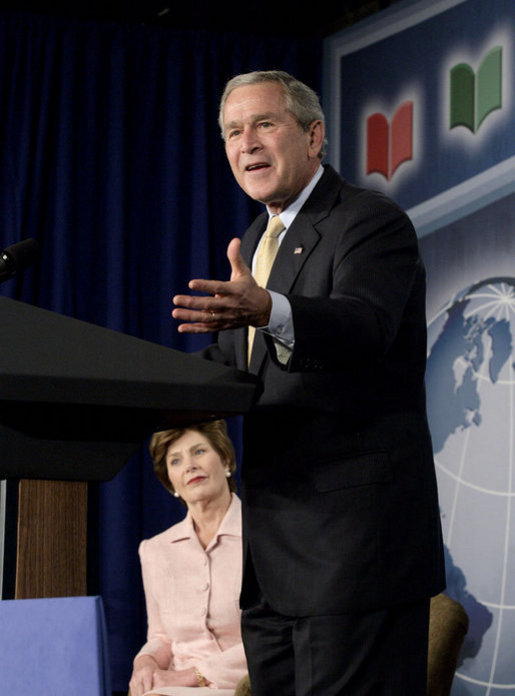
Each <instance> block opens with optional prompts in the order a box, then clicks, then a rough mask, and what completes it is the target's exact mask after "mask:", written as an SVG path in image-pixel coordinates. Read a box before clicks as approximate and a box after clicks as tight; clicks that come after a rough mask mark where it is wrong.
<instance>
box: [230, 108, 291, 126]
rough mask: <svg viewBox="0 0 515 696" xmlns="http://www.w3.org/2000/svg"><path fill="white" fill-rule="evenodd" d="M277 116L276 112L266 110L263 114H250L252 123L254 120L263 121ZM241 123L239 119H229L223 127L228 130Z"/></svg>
mask: <svg viewBox="0 0 515 696" xmlns="http://www.w3.org/2000/svg"><path fill="white" fill-rule="evenodd" d="M274 118H278V114H277V113H276V112H274V111H268V112H267V113H264V114H255V115H253V116H252V119H251V120H252V123H255V122H256V121H263V120H266V119H274ZM240 124H241V121H229V123H226V124H225V126H224V128H225V130H228V129H230V128H236V127H237V126H239V125H240Z"/></svg>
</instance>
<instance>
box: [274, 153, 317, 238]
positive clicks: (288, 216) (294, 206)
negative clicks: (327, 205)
mask: <svg viewBox="0 0 515 696" xmlns="http://www.w3.org/2000/svg"><path fill="white" fill-rule="evenodd" d="M323 173H324V168H323V166H322V165H321V164H320V165H319V167H318V169H317V170H316V172H315V173H314V175H313V176H312V177H311V180H310V181H309V183H308V185H307V186H305V187H304V188H303V189H302V191H301V192H300V193H299V195H298V196H297V198H296V199H295V200H294V201H293V203H290V205H289V206H288V207H287V208H285V209H284V210H283V211H282V212H281V213H280V216H281V220H282V222H283V225H284V227H285V230H287V229H288V227H289V226H290V225H291V224H292V222H293V221H294V220H295V217H296V216H297V213H298V212H299V211H300V209H301V208H302V206H303V205H304V203H305V202H306V201H307V200H308V198H309V196H310V195H311V193H312V191H313V189H314V188H315V186H316V185H317V184H318V182H319V181H320V178H321V177H322V174H323ZM267 210H268V208H267ZM268 215H269V216H270V217H271V216H272V214H271V212H270V211H269V210H268Z"/></svg>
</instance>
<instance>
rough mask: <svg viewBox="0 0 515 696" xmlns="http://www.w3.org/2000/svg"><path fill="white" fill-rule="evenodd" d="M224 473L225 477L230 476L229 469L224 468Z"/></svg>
mask: <svg viewBox="0 0 515 696" xmlns="http://www.w3.org/2000/svg"><path fill="white" fill-rule="evenodd" d="M225 475H226V476H227V478H231V471H230V469H226V470H225Z"/></svg>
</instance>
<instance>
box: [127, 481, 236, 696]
mask: <svg viewBox="0 0 515 696" xmlns="http://www.w3.org/2000/svg"><path fill="white" fill-rule="evenodd" d="M139 554H140V560H141V568H142V573H143V584H144V587H145V599H146V603H147V617H148V634H147V642H146V643H145V645H144V646H143V647H142V648H141V650H140V652H139V653H138V655H151V656H152V657H154V658H155V660H156V661H157V663H158V664H159V666H160V668H161V669H168V668H174V669H186V668H188V667H192V666H193V667H196V668H197V669H198V670H199V671H200V673H201V674H202V675H204V677H205V678H206V679H207V680H208V681H209V682H210V686H212V687H213V688H218V689H232V688H235V687H236V684H237V683H238V681H239V680H240V678H241V677H242V676H243V675H244V674H245V673H246V672H247V664H246V661H245V654H244V651H243V644H242V641H241V632H240V609H239V594H240V585H241V570H242V568H241V566H242V551H241V502H240V500H239V498H238V497H237V496H236V495H234V494H233V495H232V502H231V505H230V506H229V509H228V510H227V513H226V515H225V517H224V519H223V520H222V523H221V525H220V527H219V529H218V532H217V534H216V536H215V538H214V539H213V540H212V541H211V543H210V544H209V546H208V547H207V548H206V549H205V550H204V549H203V548H202V545H201V544H200V542H199V540H198V537H197V535H196V533H195V531H194V529H193V522H192V519H191V517H190V515H189V513H188V515H187V516H186V518H185V519H184V520H183V521H182V522H179V523H178V524H175V525H174V526H173V527H170V529H167V530H166V531H165V532H162V533H161V534H158V535H157V536H155V537H152V539H148V540H146V541H142V542H141V544H140V547H139Z"/></svg>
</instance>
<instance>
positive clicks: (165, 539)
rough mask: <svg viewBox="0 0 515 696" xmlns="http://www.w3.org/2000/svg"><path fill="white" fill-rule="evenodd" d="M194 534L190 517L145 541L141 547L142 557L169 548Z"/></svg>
mask: <svg viewBox="0 0 515 696" xmlns="http://www.w3.org/2000/svg"><path fill="white" fill-rule="evenodd" d="M192 533H193V528H192V525H191V522H190V520H189V519H188V517H185V518H184V519H183V520H181V521H180V522H176V523H175V524H173V525H172V526H171V527H168V529H165V530H164V532H160V533H159V534H156V535H155V536H153V537H150V538H149V539H143V541H142V542H141V543H140V545H139V553H140V556H141V555H142V554H146V553H154V552H157V551H159V550H160V549H162V548H163V547H165V548H168V547H169V546H170V544H172V543H173V542H174V541H179V540H181V539H188V538H189V537H190V536H191V534H192Z"/></svg>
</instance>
